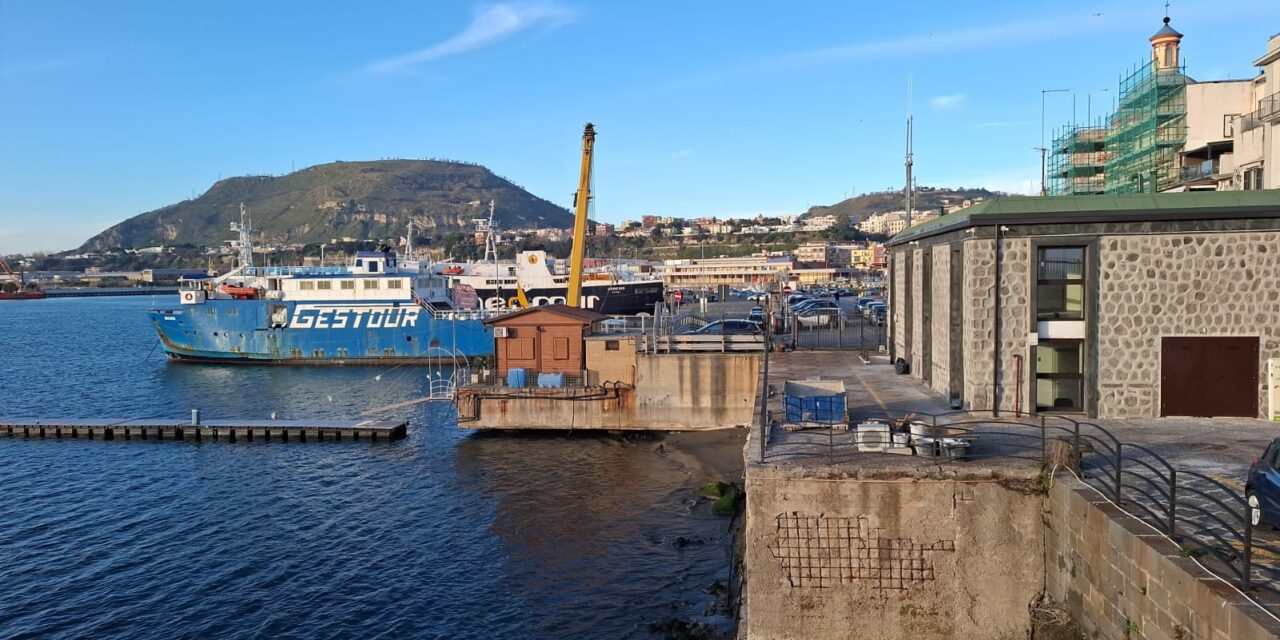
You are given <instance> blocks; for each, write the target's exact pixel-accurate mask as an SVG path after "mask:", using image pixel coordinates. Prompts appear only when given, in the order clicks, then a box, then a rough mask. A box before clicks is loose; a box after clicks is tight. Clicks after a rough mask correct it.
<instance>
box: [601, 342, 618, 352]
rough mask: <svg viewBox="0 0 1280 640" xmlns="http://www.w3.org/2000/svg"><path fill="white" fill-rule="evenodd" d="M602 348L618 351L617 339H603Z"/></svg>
mask: <svg viewBox="0 0 1280 640" xmlns="http://www.w3.org/2000/svg"><path fill="white" fill-rule="evenodd" d="M604 350H605V351H618V341H617V340H605V341H604Z"/></svg>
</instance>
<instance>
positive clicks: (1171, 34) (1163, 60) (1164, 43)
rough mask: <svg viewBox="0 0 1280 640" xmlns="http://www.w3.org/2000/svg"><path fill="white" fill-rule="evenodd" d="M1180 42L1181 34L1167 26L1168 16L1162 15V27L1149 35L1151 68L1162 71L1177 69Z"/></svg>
mask: <svg viewBox="0 0 1280 640" xmlns="http://www.w3.org/2000/svg"><path fill="white" fill-rule="evenodd" d="M1181 44H1182V34H1181V33H1178V32H1177V31H1175V30H1174V28H1173V27H1171V26H1169V16H1165V17H1164V27H1162V28H1161V29H1160V30H1159V31H1157V32H1156V34H1155V35H1153V36H1151V69H1152V71H1157V72H1158V71H1164V70H1166V69H1177V68H1178V65H1179V62H1178V48H1179V46H1180V45H1181Z"/></svg>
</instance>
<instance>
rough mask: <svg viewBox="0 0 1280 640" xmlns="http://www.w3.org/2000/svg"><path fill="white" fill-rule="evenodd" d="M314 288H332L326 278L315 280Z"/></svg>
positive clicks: (331, 284) (326, 289)
mask: <svg viewBox="0 0 1280 640" xmlns="http://www.w3.org/2000/svg"><path fill="white" fill-rule="evenodd" d="M316 288H317V289H324V290H325V291H328V290H329V289H332V288H333V283H332V282H330V281H328V280H320V281H318V282H316Z"/></svg>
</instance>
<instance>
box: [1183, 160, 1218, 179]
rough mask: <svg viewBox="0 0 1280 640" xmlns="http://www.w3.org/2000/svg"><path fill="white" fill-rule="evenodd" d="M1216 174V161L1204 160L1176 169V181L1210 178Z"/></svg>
mask: <svg viewBox="0 0 1280 640" xmlns="http://www.w3.org/2000/svg"><path fill="white" fill-rule="evenodd" d="M1215 175H1218V161H1217V160H1205V161H1203V162H1201V163H1200V164H1196V165H1192V166H1190V167H1182V168H1181V169H1180V170H1179V171H1178V182H1184V183H1185V182H1198V181H1200V180H1211V179H1213V177H1214V176H1215Z"/></svg>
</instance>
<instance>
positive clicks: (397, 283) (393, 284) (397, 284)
mask: <svg viewBox="0 0 1280 640" xmlns="http://www.w3.org/2000/svg"><path fill="white" fill-rule="evenodd" d="M403 286H404V282H403V281H401V280H388V281H387V288H388V289H400V288H403Z"/></svg>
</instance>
